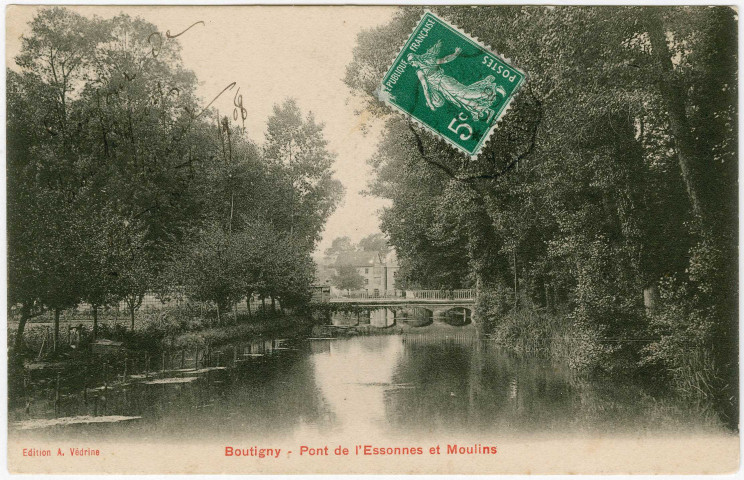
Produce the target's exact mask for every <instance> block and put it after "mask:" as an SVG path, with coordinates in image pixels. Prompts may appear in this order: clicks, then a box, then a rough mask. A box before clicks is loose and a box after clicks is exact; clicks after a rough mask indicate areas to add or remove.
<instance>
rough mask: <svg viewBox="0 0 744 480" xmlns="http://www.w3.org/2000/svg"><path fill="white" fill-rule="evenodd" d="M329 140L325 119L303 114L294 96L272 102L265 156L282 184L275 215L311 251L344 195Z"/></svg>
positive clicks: (292, 235)
mask: <svg viewBox="0 0 744 480" xmlns="http://www.w3.org/2000/svg"><path fill="white" fill-rule="evenodd" d="M327 143H328V142H327V141H326V140H325V138H323V124H319V123H317V122H316V121H315V117H314V116H313V114H312V113H309V114H308V115H307V116H306V117H305V118H303V117H302V113H301V112H300V109H299V107H298V106H297V103H296V102H295V101H294V100H292V99H289V100H286V101H285V102H284V103H282V104H281V105H275V106H274V112H273V114H272V116H271V117H269V119H268V121H267V127H266V143H265V145H264V157H265V158H266V160H267V161H268V162H269V164H270V165H271V169H272V170H273V174H274V175H276V177H277V178H281V179H282V184H281V186H280V188H279V189H278V190H277V191H276V192H275V194H274V197H276V202H275V203H274V204H273V205H272V215H273V216H274V219H275V221H277V222H280V223H278V224H280V225H282V227H283V228H284V229H285V230H286V231H287V232H289V234H290V236H291V237H292V238H294V239H297V240H298V241H299V242H301V243H302V244H303V245H305V248H306V249H307V251H308V252H311V251H312V250H313V248H314V246H315V243H316V242H317V241H318V240H319V239H320V233H321V231H322V229H323V225H324V224H325V221H326V219H327V218H328V216H329V215H330V214H331V213H332V212H333V210H334V209H335V207H336V205H337V204H338V202H339V201H340V199H341V196H342V195H343V187H342V185H341V184H340V183H339V182H338V180H335V179H334V178H333V171H332V170H331V166H332V165H333V159H334V155H333V154H332V153H330V152H329V151H328V149H327V148H326V146H327Z"/></svg>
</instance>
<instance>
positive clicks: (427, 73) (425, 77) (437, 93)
mask: <svg viewBox="0 0 744 480" xmlns="http://www.w3.org/2000/svg"><path fill="white" fill-rule="evenodd" d="M441 48H442V42H441V41H439V42H437V43H436V45H434V46H433V47H431V48H430V49H429V50H427V51H426V53H424V54H423V55H416V54H414V53H409V54H408V62H409V63H410V64H411V65H413V66H414V67H416V68H417V70H416V75H418V78H419V80H420V81H421V85H423V87H424V96H425V97H426V104H427V105H428V106H429V108H430V109H432V110H436V109H437V108H439V107H441V106H442V105H444V100H445V99H446V100H448V101H450V102H451V103H453V104H454V105H457V106H458V107H460V108H462V109H464V110H467V111H468V112H470V115H472V116H473V118H474V119H475V120H486V121H488V122H490V121H491V118H492V117H493V115H494V111H493V110H492V109H491V108H490V107H491V106H492V105H493V103H494V102H495V101H496V100H497V99H498V98H499V95H501V97H505V96H506V91H505V90H504V89H503V87H501V86H500V85H497V84H496V83H495V77H494V76H493V75H489V76H487V77H486V78H484V79H483V80H479V81H477V82H475V83H473V84H472V85H463V84H462V83H460V82H458V81H457V80H455V79H454V78H452V77H450V76H448V75H445V74H444V71H443V70H442V68H441V67H440V66H439V65H441V64H444V63H448V62H451V61H452V60H454V59H455V58H457V56H458V55H460V52H462V50H461V49H460V48H456V49H455V52H454V53H452V54H450V55H447V56H445V57H442V58H437V57H438V56H439V50H441Z"/></svg>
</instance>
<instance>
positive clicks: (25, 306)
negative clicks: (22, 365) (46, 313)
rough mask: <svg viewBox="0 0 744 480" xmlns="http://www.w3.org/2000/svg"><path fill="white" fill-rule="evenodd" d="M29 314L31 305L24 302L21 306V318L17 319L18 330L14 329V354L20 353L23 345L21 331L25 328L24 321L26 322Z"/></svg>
mask: <svg viewBox="0 0 744 480" xmlns="http://www.w3.org/2000/svg"><path fill="white" fill-rule="evenodd" d="M30 316H31V307H30V306H29V305H28V304H27V303H24V304H23V305H22V306H21V318H20V320H19V321H18V330H17V331H16V338H15V351H16V354H18V353H20V351H21V349H22V348H23V346H24V345H25V342H24V341H23V331H24V330H25V329H26V322H28V318H29V317H30Z"/></svg>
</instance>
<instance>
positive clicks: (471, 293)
mask: <svg viewBox="0 0 744 480" xmlns="http://www.w3.org/2000/svg"><path fill="white" fill-rule="evenodd" d="M331 298H343V299H349V300H352V299H353V300H366V299H374V298H405V299H416V300H472V299H474V298H475V290H472V289H462V290H384V291H378V292H374V291H372V292H368V291H365V290H357V291H352V292H336V293H334V294H332V295H331Z"/></svg>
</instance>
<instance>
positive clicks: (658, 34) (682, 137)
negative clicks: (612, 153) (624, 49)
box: [648, 17, 707, 227]
mask: <svg viewBox="0 0 744 480" xmlns="http://www.w3.org/2000/svg"><path fill="white" fill-rule="evenodd" d="M648 34H649V38H650V40H651V48H652V49H653V53H654V56H655V57H656V61H657V66H658V67H659V68H660V70H661V75H660V77H659V90H660V91H661V97H662V99H663V100H664V103H665V105H666V108H667V113H668V115H669V127H670V130H671V132H672V136H673V137H674V146H675V150H676V151H677V161H678V162H679V169H680V172H681V173H682V180H683V181H684V183H685V189H686V190H687V196H688V197H689V199H690V203H691V205H692V211H693V214H694V216H695V219H696V221H697V222H698V223H699V226H701V227H702V226H703V225H705V223H706V222H705V220H706V218H705V214H706V213H707V211H706V209H705V205H703V200H702V191H701V186H700V174H699V172H698V169H699V163H700V159H699V158H698V156H697V154H696V152H695V140H694V138H693V136H692V132H691V131H690V125H689V122H688V119H687V112H686V108H685V103H686V100H687V94H686V91H685V88H684V86H683V85H681V84H680V81H679V79H678V78H677V77H676V75H675V72H674V65H673V64H672V59H671V53H670V52H669V46H668V45H667V40H666V31H665V30H664V25H663V23H662V21H661V19H660V18H658V17H654V18H653V19H652V20H651V22H649V28H648Z"/></svg>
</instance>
